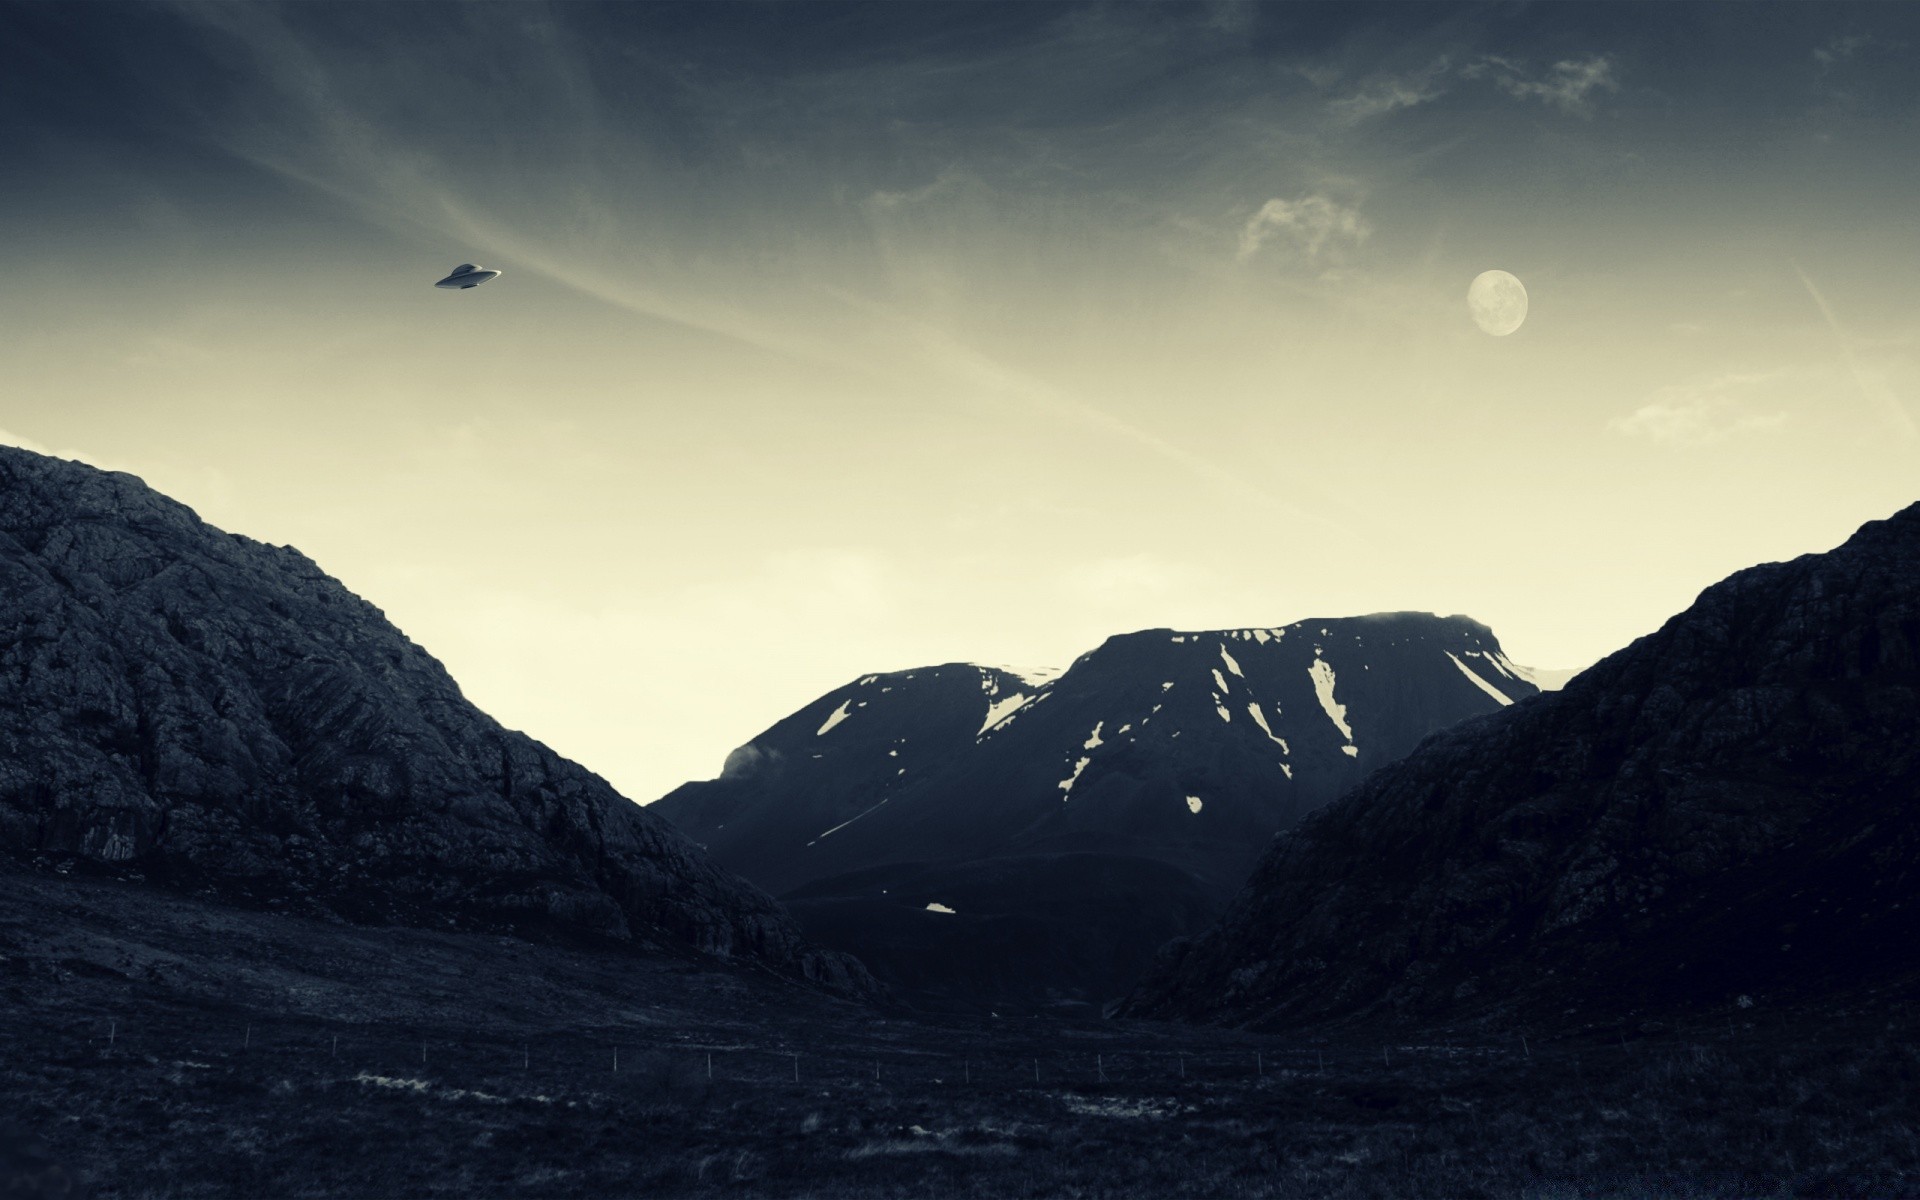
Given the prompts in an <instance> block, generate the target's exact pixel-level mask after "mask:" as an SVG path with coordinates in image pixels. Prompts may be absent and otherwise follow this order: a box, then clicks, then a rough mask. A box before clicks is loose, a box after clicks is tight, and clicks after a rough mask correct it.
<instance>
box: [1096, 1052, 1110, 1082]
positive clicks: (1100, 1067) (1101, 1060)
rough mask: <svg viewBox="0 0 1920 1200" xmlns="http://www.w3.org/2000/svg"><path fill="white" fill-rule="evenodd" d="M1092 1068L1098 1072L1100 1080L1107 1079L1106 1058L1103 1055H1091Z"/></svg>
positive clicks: (1104, 1080)
mask: <svg viewBox="0 0 1920 1200" xmlns="http://www.w3.org/2000/svg"><path fill="white" fill-rule="evenodd" d="M1093 1069H1094V1070H1096V1071H1098V1072H1100V1082H1101V1083H1105V1082H1106V1081H1107V1060H1106V1058H1105V1057H1104V1056H1102V1055H1099V1054H1096V1055H1094V1056H1093Z"/></svg>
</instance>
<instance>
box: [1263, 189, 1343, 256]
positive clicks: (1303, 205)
mask: <svg viewBox="0 0 1920 1200" xmlns="http://www.w3.org/2000/svg"><path fill="white" fill-rule="evenodd" d="M1276 233H1283V234H1285V235H1286V236H1287V238H1288V239H1289V240H1290V241H1291V242H1292V243H1293V245H1294V246H1295V248H1296V249H1298V250H1299V251H1300V253H1301V254H1302V255H1304V256H1305V257H1306V258H1307V260H1308V261H1310V262H1317V261H1319V260H1320V259H1321V258H1322V257H1326V256H1331V255H1335V254H1338V253H1339V252H1340V251H1341V250H1343V249H1345V248H1346V247H1349V246H1357V245H1359V244H1360V243H1361V242H1364V241H1366V240H1367V237H1368V236H1369V235H1370V234H1372V233H1373V226H1372V225H1370V224H1368V223H1367V220H1366V218H1365V217H1362V216H1361V215H1360V209H1359V207H1358V206H1357V205H1347V204H1342V203H1340V202H1339V201H1338V200H1335V199H1333V198H1332V197H1330V196H1328V195H1326V194H1325V193H1323V192H1314V193H1313V194H1311V195H1307V196H1302V197H1300V198H1299V199H1297V200H1279V199H1274V200H1269V201H1267V202H1266V203H1265V204H1263V205H1261V206H1260V211H1259V212H1256V213H1254V214H1253V216H1252V217H1251V218H1249V219H1248V221H1247V223H1246V226H1245V227H1244V228H1242V229H1241V230H1240V259H1241V261H1243V262H1244V261H1245V260H1247V259H1249V258H1252V257H1253V256H1254V255H1255V254H1258V253H1259V252H1260V248H1261V247H1262V246H1264V245H1265V244H1266V243H1267V242H1268V240H1269V239H1271V238H1272V237H1273V235H1274V234H1276Z"/></svg>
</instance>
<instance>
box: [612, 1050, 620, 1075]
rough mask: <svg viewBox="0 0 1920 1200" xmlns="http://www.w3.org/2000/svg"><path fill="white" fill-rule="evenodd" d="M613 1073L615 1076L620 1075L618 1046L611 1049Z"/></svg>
mask: <svg viewBox="0 0 1920 1200" xmlns="http://www.w3.org/2000/svg"><path fill="white" fill-rule="evenodd" d="M613 1073H614V1074H615V1075H618V1074H619V1073H620V1047H618V1046H615V1047H614V1048H613Z"/></svg>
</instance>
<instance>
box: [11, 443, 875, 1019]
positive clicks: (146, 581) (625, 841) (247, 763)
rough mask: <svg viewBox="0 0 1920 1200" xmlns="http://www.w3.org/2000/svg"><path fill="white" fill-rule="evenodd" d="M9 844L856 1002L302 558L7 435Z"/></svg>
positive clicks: (807, 950) (339, 910)
mask: <svg viewBox="0 0 1920 1200" xmlns="http://www.w3.org/2000/svg"><path fill="white" fill-rule="evenodd" d="M0 850H4V851H6V852H8V853H9V854H10V855H11V856H13V857H15V858H16V859H38V860H41V861H43V862H48V863H66V864H68V865H71V864H73V863H81V864H85V865H88V866H89V867H91V868H95V869H101V870H107V871H111V872H114V873H119V874H123V875H133V876H136V877H140V878H145V879H148V880H151V881H157V882H162V883H166V884H171V885H175V886H183V887H190V888H193V889H195V890H201V891H207V892H211V893H214V894H217V895H221V896H224V897H228V898H231V899H236V900H243V901H247V902H251V903H256V904H263V905H268V906H273V907H279V908H284V909H286V910H287V911H303V912H313V913H326V914H332V915H335V916H340V917H346V918H350V919H353V920H358V921H370V922H376V923H381V922H391V923H403V924H424V925H433V926H454V927H462V928H477V929H491V930H501V931H518V932H523V933H541V934H549V933H557V934H565V935H587V936H592V937H603V938H614V939H622V940H632V941H636V942H640V943H645V944H657V945H662V946H674V947H682V946H691V947H694V948H697V949H698V950H701V951H705V952H707V953H710V954H715V955H721V956H739V957H742V958H745V959H748V960H754V961H758V962H762V963H764V964H766V965H768V966H770V967H772V968H773V969H775V970H778V971H781V972H783V973H786V974H789V975H796V976H804V977H806V978H809V979H812V980H815V981H818V982H822V983H825V984H829V985H831V986H834V987H836V988H841V989H847V990H854V991H858V990H861V989H863V988H866V987H868V986H870V980H869V979H868V978H867V976H866V975H865V972H864V970H863V969H862V968H861V967H860V966H859V964H858V963H855V962H851V961H848V960H847V959H846V958H845V957H844V956H841V955H837V954H833V953H830V952H823V951H820V950H818V949H816V948H814V947H811V946H809V945H808V944H807V943H806V941H805V939H804V938H803V937H802V935H801V933H800V931H799V929H798V928H797V927H796V926H795V924H794V922H793V921H792V919H791V918H790V917H789V916H788V915H787V914H786V913H785V912H784V911H783V910H782V909H781V908H780V907H779V905H777V904H776V903H774V901H773V900H772V899H770V898H769V897H768V896H766V895H765V894H764V893H762V892H761V891H760V890H758V889H757V888H754V887H753V886H751V885H749V884H747V883H745V882H744V881H742V880H739V879H737V878H734V877H733V876H730V875H729V874H727V873H726V872H724V871H722V870H720V869H718V868H716V867H715V866H714V865H713V864H712V862H711V861H710V860H709V859H708V857H707V855H705V854H704V853H702V852H701V851H700V850H699V849H698V848H697V847H696V846H694V845H692V844H691V843H689V842H688V841H687V840H686V839H685V838H683V837H681V836H680V835H679V834H678V833H677V832H675V831H674V830H673V829H672V828H671V827H670V826H668V825H667V824H666V823H665V822H663V821H661V820H660V819H659V818H657V817H655V816H653V815H652V814H650V813H648V812H646V811H645V810H643V809H641V808H640V807H639V806H637V805H635V804H633V803H631V802H629V801H628V800H626V799H624V798H623V797H621V796H620V795H619V794H618V793H616V792H615V791H614V790H613V789H612V788H611V787H609V786H608V785H607V784H606V783H605V782H604V781H602V780H601V779H600V778H599V777H597V776H595V775H593V774H592V773H590V772H588V771H587V770H585V769H584V768H582V767H580V766H577V765H575V764H574V763H571V762H568V761H567V760H565V759H563V758H561V757H559V756H558V755H556V754H554V753H553V752H552V751H550V750H548V749H547V748H546V747H545V746H543V745H541V744H540V743H538V742H536V741H534V740H533V739H531V738H528V737H526V736H524V735H522V734H519V733H515V732H513V731H511V730H508V729H503V728H502V727H501V726H500V725H499V724H497V723H496V722H494V721H493V720H492V719H491V718H489V717H488V716H487V715H486V714H485V713H482V712H481V711H479V710H478V709H476V708H475V707H474V706H473V705H472V704H470V703H468V702H467V700H466V699H465V698H464V697H463V696H462V695H461V694H460V689H459V687H458V685H456V684H455V683H454V681H453V679H452V678H451V677H449V676H448V674H447V672H446V670H445V669H444V668H442V667H441V665H440V664H439V663H438V662H436V661H435V660H434V659H433V658H432V657H431V656H429V655H428V654H427V653H426V652H425V651H424V650H422V649H420V647H418V646H416V645H414V644H413V643H412V642H410V641H408V640H407V639H406V638H405V637H404V636H403V635H402V634H401V633H400V632H399V630H397V629H395V628H394V627H393V626H392V625H391V624H389V623H388V622H387V621H386V619H385V618H384V617H383V616H382V615H381V613H380V611H379V610H378V609H376V608H374V607H373V606H372V605H370V604H368V603H367V602H366V601H364V600H361V599H360V598H359V597H357V596H355V595H353V594H352V593H351V592H349V591H347V590H346V588H344V587H342V586H341V585H340V584H339V582H337V581H336V580H334V579H332V578H330V577H328V576H327V575H326V574H325V573H323V572H322V571H321V570H320V568H319V567H317V566H315V565H314V564H313V563H312V562H311V561H310V560H308V559H307V558H306V557H305V556H303V555H301V554H300V553H299V552H298V551H296V550H294V549H292V548H290V547H275V546H268V545H264V544H262V543H259V542H255V541H251V540H249V539H247V538H244V537H239V536H236V535H233V534H227V533H222V532H221V531H219V530H217V529H214V528H212V527H210V526H208V525H206V524H204V523H202V522H201V521H200V519H199V518H198V517H197V516H195V515H194V514H193V512H192V511H190V510H189V509H187V508H186V507H185V506H183V505H181V504H178V503H176V502H175V501H173V500H170V499H168V498H167V497H165V496H162V495H159V494H158V493H156V492H154V491H152V490H150V489H149V488H147V487H146V486H145V485H143V484H142V483H141V482H140V481H139V480H137V479H135V478H133V477H132V476H130V475H124V474H118V473H109V472H103V471H98V470H95V469H93V468H91V467H87V466H82V465H80V464H78V463H71V462H64V461H60V460H56V459H51V458H45V457H41V456H39V455H36V454H30V453H28V452H26V451H23V450H17V449H11V448H0Z"/></svg>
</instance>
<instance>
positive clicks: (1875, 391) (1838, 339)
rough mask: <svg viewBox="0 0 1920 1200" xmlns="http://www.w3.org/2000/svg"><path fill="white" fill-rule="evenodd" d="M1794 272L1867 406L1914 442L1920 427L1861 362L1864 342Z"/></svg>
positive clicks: (1801, 274)
mask: <svg viewBox="0 0 1920 1200" xmlns="http://www.w3.org/2000/svg"><path fill="white" fill-rule="evenodd" d="M1793 273H1794V274H1796V275H1798V276H1799V277H1800V282H1801V283H1802V284H1803V285H1805V287H1806V289H1807V295H1809V296H1811V297H1812V298H1813V304H1814V307H1815V308H1818V309H1819V310H1820V317H1821V319H1822V320H1824V321H1825V322H1826V324H1827V328H1828V329H1829V330H1831V331H1832V332H1833V342H1834V348H1835V349H1836V350H1837V351H1838V352H1839V355H1840V365H1841V366H1842V367H1844V368H1845V369H1846V372H1847V375H1848V377H1849V378H1851V379H1852V380H1853V385H1854V387H1855V388H1857V389H1859V392H1860V398H1861V399H1862V400H1864V401H1865V402H1866V404H1867V407H1868V408H1871V409H1872V410H1873V411H1874V412H1875V414H1877V415H1878V416H1879V417H1880V419H1881V420H1883V421H1885V422H1886V423H1887V427H1888V429H1889V430H1890V431H1892V432H1893V434H1894V435H1895V436H1897V437H1899V438H1901V439H1902V440H1904V441H1911V440H1912V439H1913V438H1914V437H1916V436H1920V425H1916V423H1915V422H1914V419H1913V414H1912V413H1910V412H1908V411H1907V406H1906V404H1905V402H1904V401H1902V400H1901V399H1900V397H1899V395H1898V394H1897V393H1895V392H1894V390H1893V388H1892V387H1890V386H1889V385H1888V384H1887V381H1886V378H1885V376H1884V375H1882V374H1880V373H1877V372H1875V371H1872V370H1870V369H1869V368H1868V367H1867V365H1866V364H1864V363H1862V362H1861V361H1860V355H1859V348H1860V346H1861V344H1862V342H1861V339H1859V338H1856V337H1855V336H1854V335H1853V334H1852V333H1850V332H1849V331H1848V330H1847V328H1846V327H1845V326H1843V325H1842V324H1840V318H1839V316H1838V315H1836V314H1835V313H1834V311H1833V305H1831V304H1829V303H1827V297H1826V295H1825V293H1823V292H1822V291H1821V290H1820V289H1819V288H1817V287H1815V286H1814V283H1813V280H1812V279H1810V278H1808V277H1807V273H1806V272H1805V271H1803V270H1801V269H1800V265H1799V264H1798V263H1795V264H1794V267H1793Z"/></svg>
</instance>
